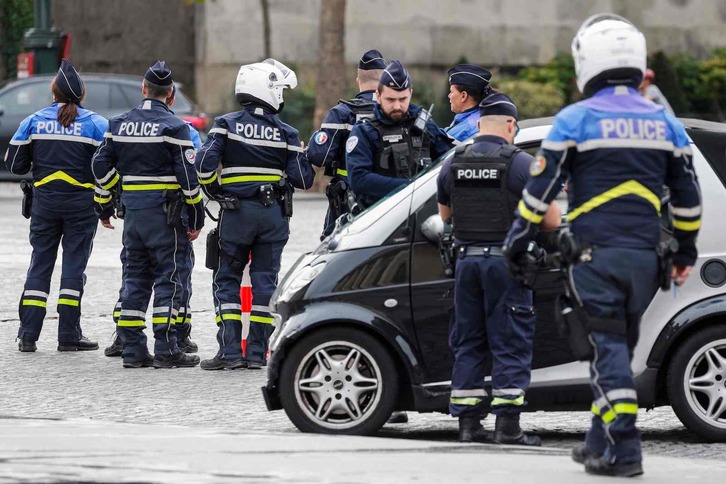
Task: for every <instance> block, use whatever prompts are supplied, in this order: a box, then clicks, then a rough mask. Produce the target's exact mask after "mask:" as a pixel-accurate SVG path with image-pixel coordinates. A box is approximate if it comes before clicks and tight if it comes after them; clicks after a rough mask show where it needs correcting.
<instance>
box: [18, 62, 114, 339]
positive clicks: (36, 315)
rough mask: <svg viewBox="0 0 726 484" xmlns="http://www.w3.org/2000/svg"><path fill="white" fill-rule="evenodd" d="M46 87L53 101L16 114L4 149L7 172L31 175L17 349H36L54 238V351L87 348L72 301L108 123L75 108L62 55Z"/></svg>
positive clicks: (90, 227)
mask: <svg viewBox="0 0 726 484" xmlns="http://www.w3.org/2000/svg"><path fill="white" fill-rule="evenodd" d="M50 87H51V91H52V93H53V101H54V102H53V105H52V106H50V107H47V108H44V109H42V110H40V111H38V112H36V113H34V114H32V115H30V116H28V117H27V118H26V119H24V120H23V122H22V123H21V124H20V126H19V128H18V131H17V132H16V133H15V135H13V137H12V139H11V140H10V145H9V146H8V150H7V152H6V153H5V164H6V165H7V168H8V170H9V171H10V173H14V174H16V175H23V174H25V173H28V172H31V171H32V175H33V183H32V187H31V186H26V187H25V188H24V191H25V192H26V196H25V199H24V208H23V215H24V216H25V217H26V218H30V244H31V245H32V247H33V256H32V257H31V262H30V267H29V268H28V274H27V279H26V281H25V288H24V291H23V295H22V296H21V300H20V305H19V312H20V329H19V330H18V340H19V341H18V347H19V349H20V351H23V352H33V351H35V350H36V345H35V342H36V341H37V340H38V337H39V336H40V331H41V328H42V326H43V319H44V317H45V314H46V304H47V300H48V296H49V294H48V293H49V291H50V279H51V275H52V273H53V267H54V266H55V260H56V256H57V252H58V246H59V244H60V243H61V239H62V241H63V273H62V275H61V286H60V293H59V299H58V316H59V321H58V343H59V344H58V350H59V351H76V350H95V349H97V348H98V343H95V342H92V341H89V340H88V339H87V338H85V337H84V336H83V334H82V331H81V326H80V317H81V306H80V304H81V297H82V295H83V291H84V285H85V275H84V271H85V269H86V264H87V263H88V258H89V257H90V255H91V247H92V244H93V237H94V235H95V233H96V227H97V226H98V220H97V219H96V216H95V213H94V210H93V174H92V173H91V157H92V156H93V153H94V152H95V150H96V147H97V146H98V145H99V144H101V140H102V139H103V132H104V131H105V130H106V126H107V125H108V122H107V121H106V120H105V119H104V118H103V117H101V116H99V115H98V114H96V113H94V112H92V111H88V110H86V109H83V108H82V107H81V105H80V104H81V102H82V101H83V98H84V97H85V94H86V92H85V86H84V85H83V80H82V79H81V77H80V76H79V75H78V73H77V72H76V70H75V68H74V67H73V66H72V65H71V63H70V62H68V61H67V60H65V59H64V60H63V62H62V63H61V67H60V69H59V70H58V74H57V75H56V77H55V79H54V80H53V83H52V84H51V86H50ZM22 183H23V184H25V182H22Z"/></svg>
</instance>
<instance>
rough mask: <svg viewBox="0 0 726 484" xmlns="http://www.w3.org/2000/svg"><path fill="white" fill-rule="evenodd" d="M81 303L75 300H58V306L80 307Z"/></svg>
mask: <svg viewBox="0 0 726 484" xmlns="http://www.w3.org/2000/svg"><path fill="white" fill-rule="evenodd" d="M79 303H80V301H77V300H75V299H58V304H65V305H66V306H78V304H79Z"/></svg>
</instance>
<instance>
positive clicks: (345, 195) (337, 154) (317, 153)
mask: <svg viewBox="0 0 726 484" xmlns="http://www.w3.org/2000/svg"><path fill="white" fill-rule="evenodd" d="M385 68H386V60H385V59H384V58H383V55H382V54H381V53H380V52H378V51H377V50H369V51H368V52H366V53H365V54H363V56H362V57H361V58H360V59H359V60H358V77H357V78H356V80H355V82H356V85H357V86H358V90H359V91H360V92H359V93H358V94H357V95H356V97H355V98H354V99H349V100H341V101H339V102H338V104H337V105H336V106H335V107H333V109H331V110H330V111H329V112H328V114H327V115H326V116H325V119H323V124H322V125H321V126H320V129H319V130H318V131H316V132H315V133H313V135H312V137H311V138H310V143H309V144H308V150H307V154H308V158H309V159H310V162H311V163H312V164H313V165H315V166H319V167H322V168H324V169H325V175H326V176H331V177H333V178H332V180H330V184H329V185H328V186H327V188H326V189H325V194H326V195H327V196H328V200H329V207H328V212H327V213H326V215H325V226H324V228H323V235H322V237H321V239H322V238H325V237H327V236H328V235H330V234H331V233H332V232H333V229H334V228H335V221H336V220H337V219H338V218H339V217H340V216H341V215H343V214H345V213H349V211H350V204H349V202H348V200H349V194H350V186H349V185H348V172H347V170H346V166H345V143H346V141H348V135H349V134H350V131H351V130H352V129H353V126H354V125H355V123H357V122H358V121H360V120H362V119H365V118H370V117H372V116H373V108H374V107H375V105H376V102H375V90H376V88H377V87H378V80H379V79H380V78H381V74H382V73H383V69H385Z"/></svg>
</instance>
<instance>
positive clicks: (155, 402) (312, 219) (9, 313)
mask: <svg viewBox="0 0 726 484" xmlns="http://www.w3.org/2000/svg"><path fill="white" fill-rule="evenodd" d="M19 205H20V198H19V189H18V188H17V186H14V185H2V184H0V227H2V231H0V274H1V275H2V277H0V368H2V370H1V371H0V415H6V416H18V417H43V418H87V419H99V420H111V421H117V422H128V423H153V424H170V425H185V426H190V427H199V428H216V429H224V430H230V431H232V430H233V431H244V430H250V431H260V432H261V431H275V432H297V430H296V429H295V428H294V427H293V426H292V424H291V423H290V422H289V420H288V419H287V418H286V416H285V414H284V412H274V413H268V412H267V411H266V410H265V407H264V404H263V401H262V397H261V395H260V392H259V388H260V387H261V386H262V385H263V383H264V379H265V376H264V372H262V371H249V370H244V371H234V372H204V371H202V370H200V369H199V368H194V369H178V370H168V371H167V370H154V369H143V370H124V369H123V368H122V367H121V362H120V360H119V359H112V358H106V357H104V356H103V353H102V352H101V351H96V352H88V353H78V354H70V353H58V352H56V351H55V346H56V343H55V341H56V323H57V319H56V318H55V303H54V302H53V301H52V297H51V301H49V304H48V310H49V311H48V313H49V317H48V319H47V320H46V327H45V330H44V332H43V334H42V335H41V339H40V341H39V342H38V352H37V353H20V352H18V351H17V347H16V343H15V341H14V338H15V334H16V331H17V325H18V320H17V300H18V296H19V295H20V292H21V290H22V284H23V280H24V276H25V270H26V268H27V264H28V262H29V258H30V246H29V244H28V238H27V227H28V222H27V221H26V220H25V219H23V218H22V217H21V216H20V213H19ZM324 211H325V201H324V199H322V198H320V197H305V198H301V199H299V200H298V201H297V203H296V206H295V217H294V218H293V221H292V227H291V232H292V233H291V239H290V242H289V244H288V246H287V248H286V251H285V254H284V256H283V261H282V272H283V273H284V272H285V271H286V270H287V269H288V268H289V267H290V266H291V265H292V264H293V263H294V262H295V260H296V259H297V257H298V256H299V255H300V254H302V253H303V252H305V251H309V250H312V249H313V248H314V247H315V246H316V244H317V240H318V235H319V232H320V226H321V221H322V218H323V214H324ZM119 225H120V224H119ZM210 226H211V224H208V226H207V227H206V228H205V230H204V232H203V233H202V236H201V237H200V239H199V240H200V242H201V241H203V240H204V238H205V235H206V232H207V231H208V230H209V228H210ZM120 229H121V227H120V226H119V227H117V228H116V230H114V231H110V230H105V229H103V228H100V227H99V232H98V234H97V237H96V241H95V245H94V250H93V255H92V257H91V260H90V263H89V269H88V271H87V275H88V284H87V286H86V294H85V296H84V301H83V313H84V318H83V327H84V331H85V333H86V334H87V335H88V336H90V337H91V338H95V339H98V340H99V341H100V342H101V345H102V346H105V344H106V343H107V342H108V341H109V340H110V337H111V333H112V332H113V323H112V321H111V318H110V313H111V309H112V308H113V305H114V303H115V301H116V298H117V291H118V286H119V280H120V273H121V272H120V267H119V262H118V253H119V250H120V238H121V230H120ZM196 252H197V261H198V262H199V263H198V267H197V268H196V269H195V271H194V273H193V283H194V288H195V291H194V296H193V304H192V307H193V309H194V316H193V317H194V324H195V329H194V332H193V339H194V340H195V341H196V342H197V343H198V344H199V346H200V355H201V356H202V358H207V357H211V356H213V354H214V352H215V351H216V341H215V332H216V327H215V326H214V323H213V318H212V312H211V310H210V309H211V296H210V292H209V283H210V271H208V270H207V269H206V268H204V267H203V263H202V262H201V261H203V260H204V250H203V246H202V244H201V243H197V244H196ZM57 271H59V268H58V269H57ZM59 275H60V274H56V275H55V278H54V282H53V287H52V291H51V293H53V292H54V291H57V289H58V277H59ZM147 331H148V330H147ZM639 418H640V423H641V427H642V429H643V437H644V447H645V450H646V453H647V454H650V455H666V456H678V457H694V458H703V459H724V458H725V457H726V444H706V443H702V442H700V441H699V440H698V439H697V438H696V437H695V436H694V435H692V434H691V433H690V432H688V431H686V430H685V429H684V428H683V426H682V425H681V424H680V422H679V421H678V419H677V418H676V417H675V415H674V414H673V412H672V411H671V410H670V408H661V409H656V410H653V411H650V412H647V413H646V412H645V411H641V413H640V415H639ZM588 421H589V416H588V414H587V413H586V412H576V413H571V412H570V413H564V412H550V413H542V412H539V413H531V414H525V415H524V416H523V418H522V422H523V426H524V427H525V428H527V429H530V430H535V431H538V432H540V433H541V435H542V436H543V439H544V441H545V444H546V445H550V446H555V447H569V446H570V445H572V443H573V442H575V441H579V440H580V439H581V438H582V435H583V433H584V432H585V430H586V429H587V426H588ZM485 424H486V425H492V423H491V421H489V422H485ZM381 435H383V436H386V437H394V438H403V439H432V440H439V441H447V442H451V441H453V440H455V438H456V424H455V422H454V420H453V419H451V418H450V417H448V416H445V415H438V414H412V415H411V423H410V424H407V425H389V426H386V427H385V428H384V430H383V431H382V432H381Z"/></svg>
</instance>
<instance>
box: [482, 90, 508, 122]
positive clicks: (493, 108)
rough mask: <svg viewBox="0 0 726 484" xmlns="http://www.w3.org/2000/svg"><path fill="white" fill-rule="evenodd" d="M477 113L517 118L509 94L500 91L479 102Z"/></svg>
mask: <svg viewBox="0 0 726 484" xmlns="http://www.w3.org/2000/svg"><path fill="white" fill-rule="evenodd" d="M479 115H481V116H512V117H513V118H514V119H518V116H517V106H515V105H514V103H513V102H512V100H511V99H510V97H509V96H507V95H506V94H504V93H501V92H495V93H492V94H490V95H488V96H487V97H485V98H484V99H482V102H480V103H479Z"/></svg>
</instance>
